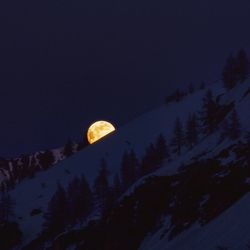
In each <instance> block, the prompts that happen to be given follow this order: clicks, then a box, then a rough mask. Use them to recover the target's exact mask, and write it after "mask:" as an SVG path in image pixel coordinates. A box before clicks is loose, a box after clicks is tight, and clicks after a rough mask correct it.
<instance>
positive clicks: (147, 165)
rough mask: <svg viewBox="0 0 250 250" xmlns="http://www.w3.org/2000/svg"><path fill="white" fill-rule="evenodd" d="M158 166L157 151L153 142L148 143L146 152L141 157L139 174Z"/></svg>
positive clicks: (149, 171)
mask: <svg viewBox="0 0 250 250" xmlns="http://www.w3.org/2000/svg"><path fill="white" fill-rule="evenodd" d="M158 167H159V165H158V158H157V152H156V149H155V146H154V144H152V143H151V144H150V145H149V147H147V148H146V153H145V155H144V156H143V158H142V161H141V167H140V169H141V170H140V176H142V175H146V174H149V173H151V172H153V171H154V170H156V169H157V168H158Z"/></svg>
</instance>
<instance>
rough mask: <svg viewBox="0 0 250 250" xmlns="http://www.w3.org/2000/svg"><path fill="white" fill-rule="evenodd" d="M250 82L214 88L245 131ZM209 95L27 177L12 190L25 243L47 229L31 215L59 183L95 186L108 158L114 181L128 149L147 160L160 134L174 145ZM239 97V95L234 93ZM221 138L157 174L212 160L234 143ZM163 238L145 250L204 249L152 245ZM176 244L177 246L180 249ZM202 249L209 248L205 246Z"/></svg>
mask: <svg viewBox="0 0 250 250" xmlns="http://www.w3.org/2000/svg"><path fill="white" fill-rule="evenodd" d="M249 84H250V82H248V83H246V84H242V85H240V86H239V87H238V89H237V90H235V92H234V91H233V90H232V91H231V92H230V93H227V94H225V95H222V94H223V93H224V92H225V90H224V88H223V87H222V84H221V83H216V84H212V85H210V86H209V88H210V89H211V90H212V91H213V93H214V95H215V96H218V95H222V98H221V100H220V102H221V103H226V102H229V101H232V100H235V101H236V104H237V107H236V108H237V110H238V112H239V117H240V120H241V123H242V128H244V129H246V128H249V127H250V117H249V116H248V117H245V114H247V113H248V112H246V108H247V107H249V104H250V98H244V99H242V95H243V93H244V91H245V89H247V88H249ZM205 92H206V89H205V90H199V91H196V92H194V93H193V94H192V95H188V96H186V97H185V98H184V99H183V100H182V101H180V102H173V103H169V104H167V105H163V106H161V107H159V108H157V109H155V110H152V111H150V112H148V113H146V114H144V115H142V116H140V117H138V118H137V119H135V120H133V121H132V122H130V123H129V124H127V125H125V126H124V127H121V128H118V130H117V131H115V132H114V133H112V134H110V135H108V136H106V137H105V138H104V139H103V140H100V141H98V142H96V143H94V144H92V145H90V146H88V147H86V148H85V149H83V150H81V151H79V152H78V153H76V154H74V155H73V156H72V157H70V158H67V159H65V160H63V161H60V162H58V163H57V164H56V165H55V166H54V167H53V168H50V169H48V170H47V171H44V172H40V173H37V174H36V176H35V178H33V179H26V180H24V181H22V182H21V183H20V184H18V185H17V186H16V188H15V189H14V190H13V191H11V196H12V198H13V199H14V200H15V203H16V206H15V213H16V217H17V218H18V220H19V221H18V222H19V223H20V227H21V230H22V231H23V233H24V244H25V243H28V242H30V241H31V240H32V239H34V238H35V237H36V235H37V234H38V233H39V232H40V231H41V228H42V224H43V217H42V214H40V215H36V216H30V212H31V211H32V210H33V209H34V208H40V209H42V211H43V212H45V211H46V208H47V204H48V201H49V200H50V198H51V197H52V195H53V194H54V192H55V190H56V187H57V183H58V182H60V183H61V185H62V186H64V187H65V188H67V185H68V183H69V182H70V181H71V180H72V179H73V177H74V176H79V175H81V174H84V175H85V177H86V179H87V180H88V181H89V183H90V184H91V185H92V184H93V181H94V178H95V177H96V175H97V173H98V169H99V165H100V160H101V158H105V159H106V161H107V163H108V167H109V173H110V175H109V178H110V180H111V179H112V177H113V175H114V174H115V173H117V172H118V171H119V168H120V163H121V157H122V154H123V152H124V150H129V149H131V148H132V149H134V150H135V152H136V154H137V156H138V157H139V158H141V157H142V155H143V154H144V152H145V148H146V147H147V146H148V145H149V143H151V142H154V141H155V139H156V137H157V136H158V135H159V134H160V133H163V135H164V136H165V137H166V139H167V143H169V142H170V140H171V138H172V131H173V128H174V124H175V120H176V118H177V117H179V118H180V120H181V121H182V122H183V124H185V121H186V119H187V117H188V115H189V114H190V113H194V112H198V111H199V110H200V107H201V102H202V98H203V96H204V95H205ZM234 93H236V94H235V95H234ZM246 105H248V106H246ZM218 138H219V133H218V132H216V133H214V134H212V135H211V136H207V137H204V138H201V141H200V142H199V144H198V145H196V146H195V147H194V148H193V149H192V150H187V149H185V150H184V151H183V154H182V155H181V156H180V157H176V158H175V159H173V161H172V162H164V164H163V167H162V168H161V169H159V170H158V171H157V172H155V173H154V174H155V175H171V174H173V173H175V172H176V171H177V170H178V168H179V167H180V165H182V164H183V163H185V164H186V163H188V162H190V161H192V160H191V159H192V157H195V156H197V155H199V154H201V153H203V152H206V153H207V155H204V158H207V157H208V156H210V157H212V156H214V155H215V153H218V150H219V149H223V148H225V147H226V146H227V145H230V143H232V142H231V141H225V142H223V143H221V144H219V145H217V143H218ZM54 154H55V155H56V157H57V159H58V160H62V158H61V153H60V152H59V151H57V152H54ZM144 179H145V178H141V179H140V180H139V181H138V182H137V183H135V184H134V185H133V186H132V187H130V189H129V190H128V191H127V193H126V194H125V195H128V194H129V193H130V192H132V191H133V189H134V187H135V186H138V185H140V184H141V183H142V182H143V181H144ZM0 180H1V169H0ZM242 210H243V209H242ZM244 211H245V210H244ZM244 211H243V212H244ZM227 226H228V225H227ZM200 230H201V229H200V228H199V227H198V228H195V227H194V228H193V229H192V230H191V231H190V230H189V231H188V232H190V233H189V235H194V237H195V235H196V236H197V237H198V235H201V236H202V234H201V233H199V232H200ZM157 237H158V236H157V235H153V236H152V237H151V238H150V237H148V240H147V242H148V243H147V242H146V243H145V244H144V245H145V248H144V247H143V248H141V249H152V250H153V249H180V250H181V249H199V248H192V247H191V248H178V246H180V247H181V242H182V243H183V244H184V243H185V242H186V241H188V238H189V237H188V234H187V235H186V236H185V237H184V234H183V238H180V242H179V243H178V242H176V241H175V240H174V241H173V242H176V243H171V244H172V245H173V244H176V245H173V247H172V248H166V246H165V245H164V244H166V240H165V241H164V240H162V241H159V243H157V244H156V243H154V244H155V245H156V247H153V245H154V244H153V243H152V241H153V242H154V239H156V238H157ZM204 240H205V236H204ZM150 242H151V243H152V244H153V245H152V244H151V243H150ZM161 242H165V243H161ZM197 242H198V240H197ZM197 242H196V243H194V246H196V245H197V244H198V243H197ZM222 243H223V242H222ZM226 243H227V242H226ZM161 244H162V245H161ZM168 244H169V243H168ZM171 244H170V246H171ZM178 244H179V245H178ZM195 244H196V245H195ZM151 245H152V248H151ZM174 246H175V247H176V248H174ZM183 246H185V244H184V245H182V247H183ZM187 246H188V245H187ZM197 246H198V245H197ZM157 247H162V248H157ZM164 247H165V248H164ZM200 249H205V248H203V247H202V248H200ZM206 249H208V248H206Z"/></svg>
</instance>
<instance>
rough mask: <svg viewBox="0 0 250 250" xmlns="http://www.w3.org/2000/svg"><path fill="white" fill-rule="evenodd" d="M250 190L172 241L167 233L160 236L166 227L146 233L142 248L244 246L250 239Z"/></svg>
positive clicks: (180, 249) (240, 249) (185, 249)
mask: <svg viewBox="0 0 250 250" xmlns="http://www.w3.org/2000/svg"><path fill="white" fill-rule="evenodd" d="M249 211H250V194H249V193H248V194H246V195H245V196H244V197H243V198H241V199H240V200H239V201H238V202H236V203H235V204H234V205H233V206H232V207H230V208H229V209H227V210H226V211H225V212H224V213H223V214H221V215H220V216H219V217H217V218H215V219H214V220H213V221H211V222H210V223H208V224H207V225H206V226H203V227H201V226H200V225H199V224H195V225H193V227H192V228H190V229H189V230H187V231H185V232H183V233H181V234H180V235H179V236H177V237H176V238H174V239H173V240H172V241H168V239H167V235H165V237H164V238H162V239H161V237H160V236H161V234H162V232H163V231H164V229H165V230H166V229H167V227H165V226H163V227H162V228H161V229H160V230H159V231H157V232H156V233H154V234H153V235H151V237H147V238H146V239H145V240H144V241H143V243H142V244H141V246H140V248H139V249H140V250H176V249H178V250H190V249H192V250H200V249H202V250H212V249H216V247H218V246H224V247H228V249H230V250H244V249H247V248H246V245H247V244H248V243H249V242H250V235H249V228H250V217H249Z"/></svg>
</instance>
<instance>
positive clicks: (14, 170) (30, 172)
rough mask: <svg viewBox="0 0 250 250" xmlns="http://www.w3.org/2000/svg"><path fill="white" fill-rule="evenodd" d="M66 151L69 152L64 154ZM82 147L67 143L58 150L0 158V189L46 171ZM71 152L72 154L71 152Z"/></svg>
mask: <svg viewBox="0 0 250 250" xmlns="http://www.w3.org/2000/svg"><path fill="white" fill-rule="evenodd" d="M65 147H66V151H67V150H68V151H70V152H68V154H67V152H66V153H65ZM83 147H84V145H83V143H82V142H80V143H75V142H71V141H68V142H67V144H66V145H65V146H63V147H60V148H55V149H50V150H43V151H38V152H35V153H32V154H23V155H21V156H19V157H16V158H10V159H6V158H0V189H1V190H7V189H11V188H12V187H13V186H14V185H15V184H16V183H18V182H21V181H22V180H23V179H24V178H27V177H29V178H33V177H34V175H35V174H36V173H37V172H39V171H42V170H46V169H48V168H50V167H52V166H54V165H56V164H57V163H58V162H59V161H62V160H64V159H65V158H67V157H68V156H70V155H71V153H72V154H74V153H75V152H77V151H79V150H80V149H82V148H83ZM71 151H72V152H71Z"/></svg>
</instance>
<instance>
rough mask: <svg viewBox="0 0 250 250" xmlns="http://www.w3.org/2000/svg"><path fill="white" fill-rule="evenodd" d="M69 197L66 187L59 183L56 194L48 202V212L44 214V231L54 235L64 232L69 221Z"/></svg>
mask: <svg viewBox="0 0 250 250" xmlns="http://www.w3.org/2000/svg"><path fill="white" fill-rule="evenodd" d="M67 216H68V215H67V199H66V192H65V190H64V188H63V187H62V186H61V185H60V184H58V185H57V190H56V192H55V194H54V195H53V196H52V198H51V200H50V201H49V204H48V209H47V212H46V213H45V215H44V219H45V222H44V225H43V227H44V233H45V234H47V235H48V236H54V235H56V234H58V233H60V232H62V231H63V230H64V228H65V226H66V223H67V219H66V218H67Z"/></svg>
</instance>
